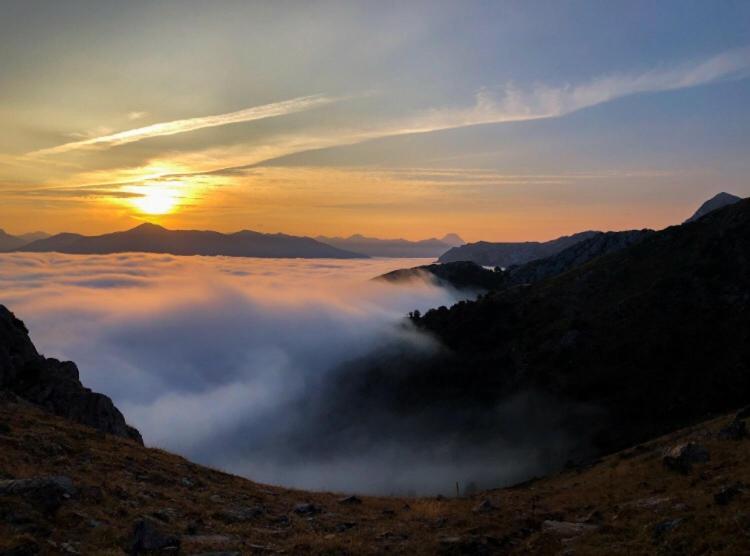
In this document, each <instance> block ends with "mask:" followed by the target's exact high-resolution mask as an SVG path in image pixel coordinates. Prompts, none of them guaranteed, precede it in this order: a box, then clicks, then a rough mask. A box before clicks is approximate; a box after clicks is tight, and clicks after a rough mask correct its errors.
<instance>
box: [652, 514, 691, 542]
mask: <svg viewBox="0 0 750 556" xmlns="http://www.w3.org/2000/svg"><path fill="white" fill-rule="evenodd" d="M684 521H685V520H684V519H683V518H681V517H678V518H675V519H668V520H666V521H662V522H659V523H657V524H656V525H654V529H653V533H652V535H653V537H654V541H659V540H661V539H662V537H664V535H666V534H667V533H669V532H670V531H672V530H673V529H676V528H677V527H679V526H680V525H681V524H682V523H683V522H684Z"/></svg>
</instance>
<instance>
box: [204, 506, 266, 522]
mask: <svg viewBox="0 0 750 556" xmlns="http://www.w3.org/2000/svg"><path fill="white" fill-rule="evenodd" d="M265 513H266V509H265V508H264V507H263V506H238V507H236V508H228V509H226V510H222V511H220V512H217V513H216V514H214V515H215V517H216V518H217V519H219V520H221V521H223V522H224V523H244V522H246V521H252V520H253V519H256V518H258V517H260V516H262V515H263V514H265Z"/></svg>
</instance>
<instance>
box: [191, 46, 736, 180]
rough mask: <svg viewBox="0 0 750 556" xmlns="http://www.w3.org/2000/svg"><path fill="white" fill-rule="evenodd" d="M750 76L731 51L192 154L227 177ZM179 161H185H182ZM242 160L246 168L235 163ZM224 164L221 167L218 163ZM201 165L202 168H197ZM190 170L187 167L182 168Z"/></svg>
mask: <svg viewBox="0 0 750 556" xmlns="http://www.w3.org/2000/svg"><path fill="white" fill-rule="evenodd" d="M748 76H750V48H743V49H737V50H731V51H727V52H724V53H722V54H719V55H717V56H714V57H712V58H708V59H706V60H703V61H700V62H697V63H692V64H683V65H680V66H678V67H671V68H657V69H652V70H649V71H646V72H642V73H629V74H625V73H618V74H611V75H607V76H603V77H598V78H596V79H593V80H591V81H589V82H587V83H583V84H580V85H571V84H565V85H561V86H549V85H546V84H539V85H535V86H532V87H529V88H522V87H518V86H516V85H514V84H509V85H507V86H505V87H504V88H502V89H501V90H493V89H482V90H480V91H479V92H478V93H477V95H476V97H475V102H474V105H473V106H470V107H465V108H461V107H459V108H455V107H449V108H439V109H431V110H427V111H424V112H422V113H419V114H416V115H414V116H412V117H408V118H401V119H398V120H392V121H386V122H384V123H381V124H375V125H372V126H369V127H366V126H361V127H350V128H346V127H338V128H336V129H330V130H325V129H323V130H314V131H311V130H306V131H305V130H303V131H300V132H298V133H295V134H289V135H283V136H276V137H273V138H269V139H268V140H267V141H265V142H264V143H263V144H262V145H255V146H249V147H243V148H242V149H239V150H229V151H226V152H225V156H222V155H220V154H219V153H217V152H216V151H215V150H213V149H211V150H209V151H205V153H204V154H199V153H193V155H187V156H188V158H192V159H195V160H196V162H197V161H200V163H199V164H198V167H202V168H203V170H201V172H204V171H207V170H208V171H215V172H227V171H233V170H237V169H241V168H246V167H252V166H257V165H259V164H266V163H269V162H271V161H273V160H277V159H280V158H284V157H287V156H289V155H294V154H299V153H303V152H308V151H312V150H320V149H328V148H334V147H342V146H348V145H355V144H358V143H363V142H365V141H370V140H373V139H382V138H387V137H396V136H401V135H411V134H420V133H432V132H437V131H445V130H450V129H458V128H463V127H470V126H476V125H486V124H502V123H510V122H523V121H532V120H541V119H549V118H559V117H563V116H566V115H569V114H572V113H574V112H577V111H579V110H583V109H585V108H590V107H593V106H596V105H599V104H604V103H606V102H610V101H613V100H616V99H619V98H623V97H627V96H632V95H635V94H644V93H657V92H664V91H674V90H679V89H687V88H690V87H697V86H700V85H708V84H711V83H715V82H718V81H722V80H729V79H742V78H746V77H748ZM183 156H184V155H183ZM243 157H244V160H245V163H244V164H240V163H239V161H240V159H242V158H243ZM222 160H223V161H224V162H225V165H224V166H223V167H222V166H221V165H220V164H221V161H222ZM201 163H202V164H201ZM187 165H188V166H191V167H192V164H187Z"/></svg>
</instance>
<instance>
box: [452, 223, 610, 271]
mask: <svg viewBox="0 0 750 556" xmlns="http://www.w3.org/2000/svg"><path fill="white" fill-rule="evenodd" d="M597 233H600V232H593V231H588V232H580V233H577V234H573V235H571V236H564V237H560V238H557V239H553V240H551V241H545V242H538V241H526V242H520V243H492V242H488V241H479V242H476V243H467V244H466V245H462V246H460V247H454V248H452V249H450V250H449V251H447V252H446V253H444V254H443V255H441V256H440V258H439V259H438V262H441V263H451V262H456V261H471V262H474V263H477V264H478V265H481V266H500V267H504V268H507V267H509V266H513V265H520V264H524V263H527V262H529V261H533V260H536V259H541V258H544V257H549V256H550V255H554V254H555V253H559V252H560V251H562V250H563V249H566V248H568V247H570V246H571V245H574V244H576V243H578V242H579V241H583V240H584V239H588V238H590V237H592V236H593V235H594V234H597Z"/></svg>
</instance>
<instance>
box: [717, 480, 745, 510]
mask: <svg viewBox="0 0 750 556" xmlns="http://www.w3.org/2000/svg"><path fill="white" fill-rule="evenodd" d="M744 490H745V489H744V487H743V485H742V484H740V483H737V484H734V485H730V486H725V487H724V488H722V489H721V490H719V492H717V493H716V494H714V502H716V504H717V505H719V506H726V505H728V504H729V503H730V502H732V500H734V499H735V498H737V497H738V496H740V495H741V494H742V493H743V491H744Z"/></svg>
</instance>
